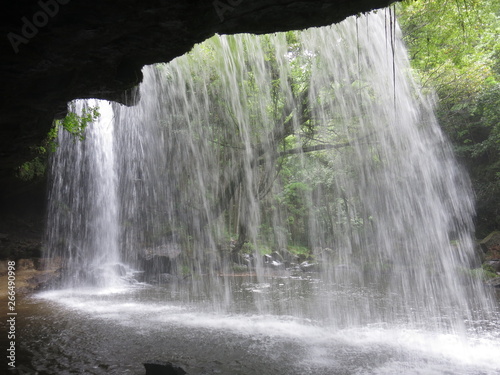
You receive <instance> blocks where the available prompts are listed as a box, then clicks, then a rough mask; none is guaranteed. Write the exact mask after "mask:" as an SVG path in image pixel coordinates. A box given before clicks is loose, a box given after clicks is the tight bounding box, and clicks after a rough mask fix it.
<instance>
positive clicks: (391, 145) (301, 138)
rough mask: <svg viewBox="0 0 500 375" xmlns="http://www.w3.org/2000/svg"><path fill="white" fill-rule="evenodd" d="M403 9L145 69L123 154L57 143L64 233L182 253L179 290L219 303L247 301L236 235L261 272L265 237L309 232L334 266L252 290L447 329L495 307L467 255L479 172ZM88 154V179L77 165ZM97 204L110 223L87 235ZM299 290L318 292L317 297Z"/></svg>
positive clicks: (251, 39) (265, 301)
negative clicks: (445, 122)
mask: <svg viewBox="0 0 500 375" xmlns="http://www.w3.org/2000/svg"><path fill="white" fill-rule="evenodd" d="M389 24H390V22H389V20H388V19H387V17H386V15H385V14H384V12H379V13H378V14H371V15H368V16H366V17H360V18H350V19H348V20H346V21H345V22H343V23H341V24H339V25H335V26H332V27H327V28H322V29H311V30H307V31H304V32H296V33H288V34H275V35H269V36H260V37H259V36H251V35H240V36H217V37H214V38H212V39H211V40H209V41H207V42H205V43H203V44H201V45H198V46H196V47H195V48H194V49H193V51H191V52H190V53H189V54H187V55H185V56H182V57H180V58H178V59H176V60H174V61H173V62H171V63H169V64H166V65H159V66H157V67H147V68H145V69H144V75H145V78H144V82H143V83H142V85H141V87H140V96H141V99H140V103H139V105H138V106H135V107H132V108H125V107H120V106H118V105H114V106H113V109H114V127H115V129H114V132H115V133H116V134H115V138H114V146H113V147H114V156H109V159H106V158H105V157H104V156H102V158H103V159H102V160H109V163H108V162H106V163H102V165H99V166H93V164H92V163H91V160H92V158H95V157H96V155H100V154H99V153H100V152H103V151H99V150H98V149H97V148H98V147H100V146H99V144H100V143H99V142H100V141H97V140H95V139H94V137H93V136H91V135H89V136H88V137H87V139H86V141H85V142H84V143H83V144H81V145H79V146H75V145H73V146H72V148H73V149H75V148H82V149H87V148H88V149H94V148H95V150H94V151H92V153H86V154H85V156H81V155H80V154H79V153H78V152H77V153H75V154H74V156H71V157H67V156H65V155H66V154H65V153H67V152H69V151H65V150H66V149H65V147H66V146H64V147H62V148H61V150H60V151H58V156H56V157H55V163H54V171H55V172H54V173H55V176H59V177H58V178H63V179H64V178H69V179H70V181H71V182H70V185H71V189H70V190H69V191H70V193H69V194H70V195H69V196H68V195H67V194H68V193H66V192H65V190H64V189H62V186H66V185H67V184H68V183H67V182H63V183H61V184H59V185H58V184H56V185H54V186H55V187H54V188H53V190H52V196H51V202H52V203H51V204H52V206H51V215H52V216H51V217H52V219H51V220H50V222H49V233H50V239H51V240H50V241H52V242H49V248H53V247H55V244H57V243H59V244H60V245H61V246H62V247H66V248H67V249H68V251H69V254H70V255H71V257H70V258H71V259H75V260H76V259H80V258H81V259H85V260H84V263H83V264H90V263H94V262H100V260H99V259H100V258H99V257H102V256H103V254H104V253H105V251H104V250H103V249H104V248H106V249H108V248H109V249H118V248H119V249H120V251H119V252H120V254H121V255H120V256H121V257H120V260H121V261H123V262H126V263H128V264H130V265H131V266H132V267H136V268H141V267H144V264H146V263H145V262H147V260H149V259H165V258H164V257H169V259H170V260H169V261H168V263H167V264H165V263H163V264H161V266H160V265H158V267H156V270H157V271H158V272H163V273H167V272H168V273H171V274H175V275H177V276H176V277H177V279H183V278H188V277H189V282H182V283H172V288H177V290H178V292H179V293H180V294H183V295H184V296H185V297H184V298H185V300H200V299H201V300H211V301H213V305H212V308H215V309H220V310H225V309H227V308H231V305H232V304H233V303H234V301H233V299H232V293H231V281H232V278H231V277H230V276H228V275H230V274H231V273H232V272H233V266H234V260H235V259H237V258H238V256H237V254H234V253H233V252H232V250H234V248H235V246H238V242H239V240H241V241H243V240H244V241H245V245H244V246H243V250H246V251H248V252H253V257H254V263H255V272H256V273H257V276H258V278H259V280H260V285H265V282H267V280H268V279H267V278H266V277H268V276H269V275H268V273H269V268H266V266H267V265H266V264H264V262H263V257H262V253H261V250H262V248H263V247H267V248H269V249H271V250H278V251H281V252H282V253H284V252H283V251H282V249H285V248H287V247H289V246H295V245H299V244H300V245H302V246H306V247H308V248H310V249H313V250H314V257H315V258H314V259H315V261H318V263H319V264H320V266H319V267H320V269H321V272H320V274H319V275H320V276H318V278H320V279H321V281H318V282H317V283H316V284H308V285H312V286H309V288H311V289H310V290H308V291H305V292H304V291H301V292H300V293H299V292H297V291H296V290H295V289H294V287H293V286H292V285H291V284H290V285H289V286H288V288H287V285H286V284H287V283H289V282H290V280H286V279H283V281H282V282H281V285H283V286H284V288H283V290H284V291H283V292H281V291H280V290H277V291H270V292H266V291H265V293H260V294H259V293H255V294H254V295H253V297H252V298H253V302H254V304H255V306H256V309H257V311H260V312H261V313H281V314H290V315H296V316H300V317H313V318H318V319H325V320H327V321H329V323H330V324H334V325H335V324H336V325H339V326H345V325H352V324H360V323H373V322H375V323H377V322H401V323H408V322H409V323H412V324H425V325H431V326H433V327H443V326H448V325H449V323H450V322H451V323H453V324H452V325H454V324H455V323H457V322H460V321H462V320H463V319H464V318H467V317H469V315H470V314H471V306H472V305H477V304H479V305H481V304H482V305H484V306H483V307H486V308H487V306H486V305H487V304H488V298H487V296H485V295H484V291H483V289H482V288H481V286H480V285H479V281H477V280H473V279H472V278H470V277H469V276H467V272H466V271H464V270H465V269H467V268H468V267H469V265H470V262H471V260H473V258H474V254H473V250H472V243H471V233H472V230H473V228H472V223H471V217H472V215H473V202H472V199H471V192H470V187H469V182H468V180H467V177H466V175H464V174H463V173H462V171H461V170H460V168H458V166H457V164H456V162H455V160H454V158H453V155H452V152H451V150H450V146H449V145H448V143H447V141H446V140H445V139H444V137H443V135H442V134H441V132H440V130H439V127H438V124H437V123H436V120H435V118H434V115H433V113H432V103H431V102H430V101H429V99H428V98H426V97H424V96H423V95H422V94H421V93H420V91H419V88H418V86H417V85H416V84H415V82H414V81H413V80H412V77H411V72H410V68H409V63H408V61H407V57H406V51H405V48H404V46H403V44H402V42H401V36H400V32H399V30H394V29H392V28H391V27H389V26H388V25H389ZM101 122H102V121H101ZM96 128H97V127H96ZM93 131H96V132H97V131H98V130H97V129H96V130H92V132H93ZM103 136H104V135H103ZM61 143H62V144H68V143H69V144H71V143H72V141H67V140H62V141H61ZM313 151H314V152H313ZM106 155H107V153H106ZM80 158H82V159H80ZM65 163H66V164H65ZM69 163H73V164H69ZM97 164H100V163H97ZM81 165H88V168H89V171H88V172H86V173H85V175H86V176H87V177H85V178H86V179H84V180H75V179H74V178H75V177H74V173H75V172H74V171H75V170H78V169H79V168H81V167H80V166H81ZM113 166H115V167H116V169H113V171H111V170H110V172H109V174H108V173H106V172H99V170H98V169H99V168H108V167H109V168H114V167H113ZM92 168H97V169H96V170H95V171H93V170H92ZM114 170H116V171H117V172H116V173H117V175H115V174H114V173H115V172H114ZM72 174H73V175H72ZM60 176H63V177H60ZM64 176H66V177H64ZM89 176H90V177H89ZM285 176H286V177H285ZM99 178H103V180H102V182H98V181H100V180H98V179H99ZM72 179H73V180H72ZM113 184H116V185H113ZM94 185H95V186H102V187H106V188H105V191H106V192H108V194H111V195H110V196H109V197H108V198H109V201H110V202H111V201H113V200H114V199H115V198H114V194H115V192H116V194H117V195H118V197H117V198H116V200H117V201H118V202H119V203H118V204H117V206H118V207H119V209H118V208H116V207H115V205H114V204H113V205H112V206H113V209H110V208H109V207H108V206H98V207H99V209H97V207H95V206H94V205H92V204H88V202H89V201H91V200H92V196H98V193H97V192H96V191H95V189H93V188H92V186H94ZM112 185H113V186H112ZM58 194H61V197H59V196H58ZM65 194H66V195H65ZM63 198H65V199H68V201H67V202H66V203H64V204H62V205H61V203H60V201H61V200H63ZM292 198H293V199H295V200H296V201H297V202H299V203H300V205H299V203H297V202H295V203H296V204H295V206H294V207H295V208H297V209H298V210H299V209H300V213H294V212H293V210H291V209H290V206H291V204H290V199H292ZM287 199H288V201H287ZM97 202H100V200H97ZM285 202H288V204H286V203H285ZM73 204H74V205H75V206H74V207H70V209H69V212H70V213H69V214H68V213H66V214H65V213H64V210H65V209H67V207H66V206H70V205H73ZM104 207H108V208H106V209H104ZM96 210H97V214H96ZM115 210H117V212H118V210H119V215H118V214H116V213H115ZM101 211H103V212H111V214H108V215H100V213H99V212H101ZM64 215H67V216H64ZM294 215H295V216H294ZM63 217H65V218H67V220H66V219H63ZM82 220H83V221H85V222H86V225H87V226H88V225H91V226H94V227H101V226H102V227H106V228H108V227H109V228H111V230H110V231H106V232H105V233H106V235H105V236H104V235H103V234H102V233H100V232H99V231H97V232H96V231H91V230H90V229H85V230H84V232H85V233H86V234H85V235H84V236H82V234H81V229H79V228H85V225H83V224H82V223H81V222H82ZM103 220H104V221H106V220H109V223H107V224H103ZM299 220H300V221H301V222H300V223H299V222H298V221H299ZM90 223H92V224H90ZM298 228H300V230H299V229H298ZM87 232H88V234H87ZM77 233H78V234H77ZM99 236H101V237H99ZM103 236H104V237H103ZM231 237H233V238H232V239H230V238H231ZM103 238H104V239H105V240H106V241H108V240H109V241H110V242H109V243H108V242H106V244H105V243H104V242H103ZM62 239H65V240H64V242H61V241H62ZM58 241H59V242H58ZM111 242H113V243H112V244H111ZM228 243H230V246H227V244H228ZM114 252H115V250H112V253H114ZM106 253H107V252H106ZM162 257H163V258H162ZM240 259H241V258H240ZM72 262H73V263H74V261H72ZM78 262H80V260H78ZM203 275H208V277H205V276H203ZM248 282H250V279H248ZM466 286H472V287H471V288H468V287H466ZM347 288H348V289H349V290H350V292H349V293H347V292H346V290H347ZM467 290H473V293H468V292H467ZM352 291H356V292H355V293H353V292H352ZM301 293H306V294H311V295H312V294H314V295H315V296H317V297H316V298H315V299H312V298H310V297H309V296H308V298H307V302H306V303H304V302H303V295H302V294H301ZM275 297H276V298H275Z"/></svg>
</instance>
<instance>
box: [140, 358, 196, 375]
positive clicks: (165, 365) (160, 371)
mask: <svg viewBox="0 0 500 375" xmlns="http://www.w3.org/2000/svg"><path fill="white" fill-rule="evenodd" d="M143 365H144V367H145V368H146V375H185V374H187V372H186V371H184V369H183V368H182V367H180V366H178V365H176V364H173V363H171V362H162V361H149V362H145V363H143Z"/></svg>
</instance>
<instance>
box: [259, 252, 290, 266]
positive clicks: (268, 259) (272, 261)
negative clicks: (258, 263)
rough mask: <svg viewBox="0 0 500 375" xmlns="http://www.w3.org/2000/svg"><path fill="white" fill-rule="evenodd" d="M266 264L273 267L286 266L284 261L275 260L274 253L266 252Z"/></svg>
mask: <svg viewBox="0 0 500 375" xmlns="http://www.w3.org/2000/svg"><path fill="white" fill-rule="evenodd" d="M264 266H265V267H272V268H285V265H284V263H282V262H280V261H278V260H275V259H274V258H273V256H272V255H269V254H264Z"/></svg>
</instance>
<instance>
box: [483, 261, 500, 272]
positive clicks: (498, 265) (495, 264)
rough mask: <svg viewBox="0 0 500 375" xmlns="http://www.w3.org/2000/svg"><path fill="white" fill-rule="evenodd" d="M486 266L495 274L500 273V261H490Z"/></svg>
mask: <svg viewBox="0 0 500 375" xmlns="http://www.w3.org/2000/svg"><path fill="white" fill-rule="evenodd" d="M486 264H487V265H489V266H491V267H492V268H493V270H494V271H495V272H500V260H490V261H488V262H486Z"/></svg>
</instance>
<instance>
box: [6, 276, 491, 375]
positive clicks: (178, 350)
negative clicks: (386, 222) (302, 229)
mask: <svg viewBox="0 0 500 375" xmlns="http://www.w3.org/2000/svg"><path fill="white" fill-rule="evenodd" d="M298 282H299V283H301V284H300V285H304V287H305V288H306V289H307V288H309V287H311V285H314V282H313V281H307V280H305V281H304V280H300V281H298ZM280 284H281V286H283V282H282V281H280V279H277V280H276V279H273V280H269V282H264V283H258V282H250V281H248V280H247V281H244V282H239V283H238V285H239V289H237V290H235V294H237V295H239V297H238V298H236V299H235V302H234V308H233V309H227V310H226V311H225V312H221V311H217V312H216V311H215V309H210V308H207V304H205V303H203V301H192V302H190V303H187V302H186V301H183V300H182V298H176V296H175V294H176V292H173V291H172V290H171V289H168V288H164V287H159V286H156V287H155V286H150V285H145V284H137V285H135V286H133V287H131V286H128V287H122V288H112V289H108V290H92V289H87V290H84V289H82V290H66V291H64V290H62V291H52V292H43V293H39V294H37V295H35V296H32V297H29V298H26V299H24V300H22V301H21V303H20V304H19V308H18V317H19V320H18V327H17V329H18V335H17V338H16V339H17V344H18V350H17V355H18V358H17V373H19V374H39V375H45V374H134V375H135V374H137V375H139V374H144V373H145V370H144V367H143V365H142V363H143V362H146V361H149V360H161V361H172V362H175V363H178V364H179V365H181V366H182V367H183V368H184V369H185V370H186V371H187V372H188V374H190V375H202V374H223V375H226V374H227V375H230V374H231V375H237V374H241V375H253V374H260V375H262V374H276V375H281V374H283V375H299V374H300V375H303V374H320V375H321V374H324V375H327V374H328V375H340V374H345V375H348V374H349V375H351V374H352V375H354V374H356V375H362V374H398V375H399V374H423V375H432V374H450V375H457V374H459V375H460V374H463V375H494V374H500V318H499V314H498V313H497V314H494V315H492V316H491V318H490V319H489V320H488V321H474V322H467V324H466V332H465V334H463V335H459V334H452V333H445V332H443V333H438V332H431V331H427V330H426V329H425V328H423V329H419V328H415V327H412V328H410V327H409V326H407V325H405V324H404V323H397V322H396V323H391V324H388V323H386V322H383V321H377V322H372V323H369V322H367V323H366V324H362V325H358V326H350V327H348V326H345V327H339V326H338V325H335V326H334V325H328V324H325V322H324V320H320V319H314V318H306V317H304V316H293V315H291V314H289V312H290V311H287V310H284V311H281V312H280V313H276V311H268V312H267V313H266V312H262V311H258V310H259V309H258V307H255V304H254V303H253V304H252V305H253V306H254V307H253V308H249V309H248V311H245V309H244V301H247V302H248V299H249V298H250V297H251V296H252V295H254V296H255V295H259V296H261V295H263V294H264V295H266V294H268V295H272V296H273V298H278V297H277V296H279V295H281V297H282V298H287V294H286V293H284V292H283V291H281V292H280V290H279V287H280ZM276 288H278V291H276V290H275V289H276ZM363 293H364V292H362V291H353V296H354V297H353V298H354V301H356V298H358V299H359V298H364V294H363ZM345 294H346V295H347V294H348V293H347V291H345ZM297 298H299V299H300V293H299V294H298V297H297ZM253 302H255V301H253ZM280 306H283V305H280ZM285 306H286V304H285ZM354 313H355V311H353V314H354ZM13 373H15V372H13Z"/></svg>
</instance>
